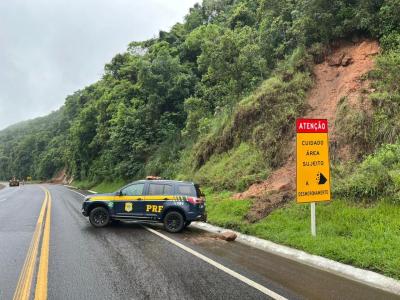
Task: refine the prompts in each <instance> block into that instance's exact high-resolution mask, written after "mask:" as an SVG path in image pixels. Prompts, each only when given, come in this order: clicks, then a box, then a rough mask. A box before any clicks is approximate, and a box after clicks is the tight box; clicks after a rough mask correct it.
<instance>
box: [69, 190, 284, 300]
mask: <svg viewBox="0 0 400 300" xmlns="http://www.w3.org/2000/svg"><path fill="white" fill-rule="evenodd" d="M66 187H71V186H67V185H66ZM71 188H73V187H71ZM69 190H70V191H72V192H74V193H77V194H79V195H81V196H82V197H86V196H85V195H83V194H81V193H79V192H77V191H74V190H72V189H69ZM88 192H91V193H92V192H93V193H94V194H95V193H96V192H95V191H88ZM142 226H143V227H144V228H145V229H146V230H148V231H150V232H152V233H154V234H156V235H158V236H159V237H161V238H163V239H165V240H167V241H168V242H170V243H172V244H174V245H175V246H177V247H179V248H181V249H183V250H185V251H186V252H189V253H190V254H192V255H194V256H196V257H198V258H200V259H202V260H204V261H205V262H207V263H209V264H210V265H212V266H214V267H216V268H217V269H220V270H221V271H224V272H225V273H227V274H229V275H231V276H233V277H235V278H236V279H238V280H240V281H242V282H244V283H246V284H248V285H249V286H251V287H253V288H255V289H257V290H259V291H260V292H262V293H264V294H266V295H268V296H270V297H272V298H274V299H276V300H287V299H286V298H285V297H283V296H281V295H279V294H277V293H275V292H274V291H271V290H269V289H267V288H266V287H264V286H262V285H261V284H258V283H257V282H255V281H253V280H251V279H249V278H247V277H245V276H243V275H241V274H239V273H237V272H235V271H233V270H231V269H229V268H227V267H225V266H223V265H221V264H220V263H218V262H216V261H214V260H212V259H210V258H208V257H207V256H204V255H203V254H201V253H199V252H197V251H194V250H193V249H191V248H189V247H186V246H185V245H183V244H181V243H178V242H177V241H175V240H173V239H171V238H169V237H167V236H166V235H163V234H162V233H160V232H158V231H156V230H154V229H151V228H148V227H147V226H144V225H142Z"/></svg>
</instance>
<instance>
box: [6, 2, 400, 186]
mask: <svg viewBox="0 0 400 300" xmlns="http://www.w3.org/2000/svg"><path fill="white" fill-rule="evenodd" d="M399 6H400V5H399V1H398V0H386V1H383V0H379V1H375V0H374V1H372V0H371V1H364V0H363V1H344V0H334V1H325V0H324V1H311V2H310V1H304V0H296V1H281V0H279V1H278V0H204V1H203V3H202V4H201V5H200V4H197V5H195V6H194V7H193V8H192V9H191V10H190V12H189V13H188V15H187V16H186V18H185V21H184V22H183V23H182V24H181V23H178V24H176V25H174V26H173V27H172V28H171V30H170V31H168V32H166V31H160V32H159V35H158V37H157V38H153V39H150V40H147V41H140V42H136V41H135V42H132V43H131V44H130V45H129V47H128V49H127V51H126V52H125V53H121V54H118V55H116V56H115V57H114V58H113V59H112V61H111V62H110V63H108V64H106V66H105V71H104V75H103V77H102V79H101V80H99V81H98V82H96V83H94V84H92V85H90V86H88V87H86V88H84V89H82V90H80V91H77V92H75V93H74V94H72V95H71V96H69V97H67V99H66V102H65V105H64V106H63V107H61V109H60V110H59V111H57V112H54V113H52V114H50V115H49V116H47V117H44V118H39V119H36V120H33V121H29V122H24V123H21V124H18V125H15V126H12V127H10V128H8V129H6V130H4V131H2V132H0V178H1V179H7V178H9V177H11V176H13V175H17V176H18V177H27V176H29V175H31V176H32V177H34V178H36V179H48V178H51V177H52V176H53V175H54V174H55V173H57V171H59V170H61V169H66V171H67V173H68V175H70V176H73V177H74V178H75V179H76V180H78V181H81V180H85V181H88V182H91V183H100V182H103V181H110V180H111V181H112V180H115V179H121V180H123V181H128V180H132V179H135V178H141V177H143V176H144V175H147V174H152V175H161V176H165V177H168V178H174V177H177V176H178V175H179V177H182V176H183V177H184V178H188V179H189V178H192V176H193V175H195V174H201V173H202V171H201V169H202V167H203V166H204V165H206V164H207V162H209V161H210V160H211V159H212V160H213V161H214V162H216V161H217V160H218V158H220V159H224V157H226V154H227V153H228V152H229V153H231V151H233V152H240V151H242V149H241V148H240V145H241V144H242V143H246V144H247V145H248V147H250V148H251V149H252V150H251V152H252V154H251V155H254V153H257V156H258V157H262V159H263V160H264V161H265V165H266V170H270V169H273V168H275V167H277V166H279V165H280V164H281V163H282V160H284V159H285V158H286V155H287V153H286V151H285V147H284V145H285V144H286V142H287V141H288V140H289V139H291V135H293V132H292V130H293V129H292V126H291V124H292V122H293V120H294V119H295V118H296V117H297V116H299V115H300V114H301V113H302V112H304V110H305V109H306V107H305V106H304V99H305V95H306V92H307V90H308V89H309V87H310V86H311V84H312V78H311V75H310V70H311V67H312V64H313V61H320V60H321V58H323V53H324V50H325V48H326V46H327V45H329V43H330V42H333V41H336V40H338V39H342V38H344V39H346V38H351V37H353V36H367V37H372V38H378V39H380V40H381V41H382V45H383V47H384V49H385V51H386V52H385V54H384V55H382V57H381V58H380V59H379V65H380V68H381V70H382V71H379V70H378V71H377V72H376V73H375V74H371V76H373V78H374V82H376V84H377V87H376V89H377V93H376V95H375V96H374V97H373V102H374V103H376V105H375V107H377V108H379V109H378V112H377V114H376V115H374V116H373V120H372V121H371V120H369V121H368V120H367V121H368V122H369V123H368V125H369V126H372V128H373V129H375V131H373V132H374V134H373V135H371V140H370V141H367V144H368V143H369V145H370V144H371V143H374V141H379V143H387V142H393V140H394V138H395V137H396V136H397V133H398V126H397V123H396V122H397V120H398V118H396V117H395V116H397V107H396V105H397V104H395V103H396V99H397V98H396V97H386V96H385V95H386V94H385V93H389V94H390V93H392V91H393V90H397V87H396V86H397V85H393V83H395V82H397V76H398V74H399V73H398V72H397V69H396V68H398V61H397V60H398V56H396V53H398V52H397V51H399V49H400V46H399V41H400V38H399V34H398V32H399V28H400V25H399V23H400V22H399V20H398V16H399V15H400V14H399V13H398V7H399ZM385 116H390V118H388V120H389V121H387V124H385V126H382V127H381V126H379V124H381V123H380V120H382V119H384V118H385ZM361 119H366V118H361ZM374 124H376V125H374ZM392 125H395V126H394V129H391V128H392ZM375 144H376V143H375ZM373 148H375V147H373ZM369 149H370V150H371V151H372V150H373V149H371V147H370V148H369ZM369 152H370V151H369ZM213 156H217V157H218V158H215V157H213ZM231 166H232V167H233V168H235V167H237V169H238V170H236V171H233V173H232V174H233V176H237V177H236V180H237V181H239V179H240V178H242V177H245V178H247V179H246V180H244V181H243V182H240V183H236V182H233V179H232V178H231V177H229V178H228V177H226V179H228V180H229V181H231V182H221V183H220V184H218V185H219V188H229V189H232V188H233V189H237V190H241V189H243V188H245V187H246V186H247V185H248V184H249V183H251V181H253V180H255V181H256V180H259V179H260V178H262V177H263V176H265V175H266V173H264V174H261V173H260V172H259V170H255V169H253V168H252V167H250V166H249V165H246V168H245V169H246V170H247V171H241V170H239V168H241V167H242V166H241V165H240V164H237V166H234V165H232V164H231ZM205 169H208V170H209V171H211V172H214V171H215V174H212V175H213V176H214V177H217V174H218V173H219V171H218V170H211V169H210V167H207V166H206V167H205ZM205 169H204V170H205ZM199 170H200V172H199ZM254 172H256V174H255V173H254ZM203 174H204V173H203ZM199 179H201V180H203V178H202V176H201V175H199Z"/></svg>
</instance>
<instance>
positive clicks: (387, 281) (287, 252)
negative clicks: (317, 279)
mask: <svg viewBox="0 0 400 300" xmlns="http://www.w3.org/2000/svg"><path fill="white" fill-rule="evenodd" d="M190 226H192V227H194V228H198V229H201V230H205V231H208V232H212V233H221V232H223V231H227V230H228V229H225V228H222V227H218V226H214V225H211V224H207V223H203V222H193V223H192V224H191V225H190ZM229 231H232V232H234V233H236V235H237V239H236V241H238V242H240V243H242V244H245V245H248V246H251V247H255V248H258V249H260V250H263V251H266V252H269V253H272V254H275V255H278V256H282V257H285V258H287V259H290V260H293V261H296V262H299V263H302V264H305V265H308V266H311V267H314V268H317V269H319V270H322V271H326V272H329V273H332V274H335V275H338V276H341V277H345V278H347V279H350V280H353V281H357V282H360V283H362V284H365V285H368V286H371V287H373V288H378V289H380V290H384V291H386V292H389V293H393V294H396V295H400V281H398V280H396V279H393V278H390V277H387V276H384V275H381V274H378V273H375V272H372V271H367V270H363V269H360V268H356V267H353V266H349V265H346V264H343V263H340V262H337V261H334V260H331V259H328V258H325V257H321V256H317V255H312V254H309V253H306V252H304V251H301V250H297V249H293V248H290V247H286V246H282V245H279V244H275V243H273V242H271V241H268V240H264V239H260V238H257V237H254V236H250V235H246V234H242V233H240V232H236V231H233V230H229Z"/></svg>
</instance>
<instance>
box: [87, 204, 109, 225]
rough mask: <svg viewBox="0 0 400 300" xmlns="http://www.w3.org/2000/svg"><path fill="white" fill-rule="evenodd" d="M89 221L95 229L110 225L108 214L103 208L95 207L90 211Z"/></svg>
mask: <svg viewBox="0 0 400 300" xmlns="http://www.w3.org/2000/svg"><path fill="white" fill-rule="evenodd" d="M89 221H90V224H92V225H93V226H94V227H96V228H101V227H105V226H107V225H108V223H110V213H109V212H108V210H107V209H106V208H104V207H96V208H94V209H92V210H91V212H90V214H89Z"/></svg>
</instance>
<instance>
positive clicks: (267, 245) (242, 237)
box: [66, 185, 400, 295]
mask: <svg viewBox="0 0 400 300" xmlns="http://www.w3.org/2000/svg"><path fill="white" fill-rule="evenodd" d="M66 186H67V187H71V188H74V187H72V186H68V185H66ZM71 191H73V192H75V193H77V194H79V195H81V196H82V197H86V196H85V195H83V194H81V193H79V192H77V191H74V190H71ZM89 192H93V193H96V192H95V191H89ZM190 226H192V227H195V228H198V229H201V230H205V231H208V232H212V233H221V232H223V231H227V230H228V229H225V228H222V227H218V226H214V225H211V224H208V223H204V222H193V223H192V224H191V225H190ZM146 229H147V227H146ZM229 231H232V232H234V233H236V235H237V239H236V241H238V242H240V243H242V244H245V245H248V246H250V247H254V248H257V249H260V250H263V251H266V252H269V253H273V254H276V255H279V256H282V257H285V258H288V259H291V260H294V261H297V262H299V263H302V264H306V265H308V266H311V267H314V268H317V269H319V270H322V271H326V272H329V273H332V274H335V275H338V276H341V277H345V278H347V279H350V280H354V281H357V282H360V283H362V284H365V285H368V286H371V287H374V288H378V289H381V290H383V291H387V292H389V293H393V294H396V295H400V281H398V280H396V279H393V278H390V277H387V276H384V275H381V274H379V273H376V272H372V271H368V270H363V269H360V268H356V267H353V266H350V265H346V264H343V263H340V262H337V261H334V260H331V259H328V258H325V257H321V256H318V255H313V254H309V253H307V252H304V251H301V250H297V249H293V248H290V247H287V246H283V245H279V244H275V243H273V242H271V241H268V240H264V239H260V238H257V237H254V236H251V235H247V234H243V233H240V232H237V231H233V230H229ZM157 234H159V233H158V232H157ZM166 238H168V237H166ZM168 239H169V238H168ZM174 242H175V241H174Z"/></svg>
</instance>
